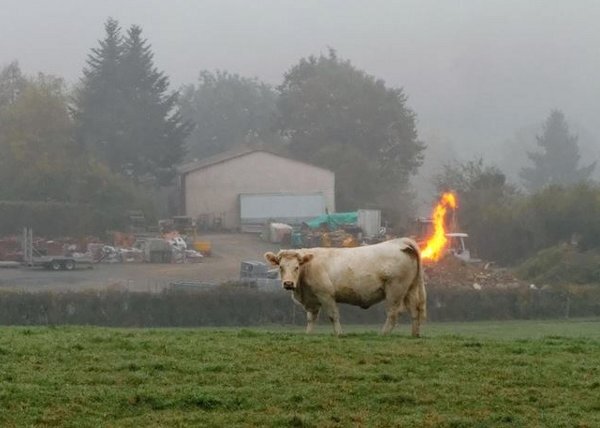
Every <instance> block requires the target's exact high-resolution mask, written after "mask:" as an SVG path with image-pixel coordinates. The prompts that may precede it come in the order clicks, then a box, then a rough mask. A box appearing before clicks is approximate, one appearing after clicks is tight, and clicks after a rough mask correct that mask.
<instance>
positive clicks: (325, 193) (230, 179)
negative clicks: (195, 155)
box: [179, 148, 335, 232]
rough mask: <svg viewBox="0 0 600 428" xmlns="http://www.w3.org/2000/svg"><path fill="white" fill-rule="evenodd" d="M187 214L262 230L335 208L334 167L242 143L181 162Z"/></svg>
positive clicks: (208, 222)
mask: <svg viewBox="0 0 600 428" xmlns="http://www.w3.org/2000/svg"><path fill="white" fill-rule="evenodd" d="M179 172H180V176H179V187H180V195H181V198H182V204H181V206H182V211H183V214H184V215H186V216H189V217H192V218H194V219H196V220H197V222H198V225H199V226H200V227H215V226H216V227H222V228H224V229H229V230H237V229H239V230H242V231H246V232H251V231H258V230H260V229H261V228H262V225H263V224H264V223H265V222H266V221H267V220H269V219H271V220H275V221H281V222H287V223H291V224H294V223H295V224H298V223H299V222H301V221H304V220H307V219H310V218H312V217H315V216H317V215H321V214H324V213H326V212H334V211H335V176H334V173H333V172H332V171H329V170H327V169H323V168H320V167H317V166H314V165H309V164H306V163H303V162H299V161H297V160H293V159H290V158H286V157H283V156H280V155H277V154H275V153H272V152H270V151H268V150H263V149H247V148H246V149H238V150H235V151H229V152H225V153H221V154H218V155H215V156H213V157H210V158H206V159H202V160H199V161H197V162H192V163H188V164H185V165H183V166H182V167H181V168H180V170H179Z"/></svg>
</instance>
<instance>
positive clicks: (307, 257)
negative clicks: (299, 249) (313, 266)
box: [300, 254, 315, 265]
mask: <svg viewBox="0 0 600 428" xmlns="http://www.w3.org/2000/svg"><path fill="white" fill-rule="evenodd" d="M314 256H315V255H314V254H305V255H303V256H302V258H301V259H300V265H303V264H305V263H308V262H310V261H311V260H312V259H313V257H314Z"/></svg>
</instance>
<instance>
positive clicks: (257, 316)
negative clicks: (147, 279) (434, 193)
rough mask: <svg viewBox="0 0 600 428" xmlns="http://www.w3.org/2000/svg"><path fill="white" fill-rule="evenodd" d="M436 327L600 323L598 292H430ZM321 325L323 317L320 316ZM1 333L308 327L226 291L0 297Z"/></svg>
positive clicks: (278, 300) (344, 311) (380, 317)
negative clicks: (70, 328) (21, 328)
mask: <svg viewBox="0 0 600 428" xmlns="http://www.w3.org/2000/svg"><path fill="white" fill-rule="evenodd" d="M340 311H341V318H342V323H343V324H381V323H383V321H384V319H385V314H384V309H383V305H382V304H380V305H377V306H375V307H374V308H371V309H369V310H363V309H360V308H357V307H353V306H348V305H340ZM428 315H429V316H428V319H429V320H431V321H475V320H508V319H540V318H564V317H567V316H570V317H588V316H599V315H600V287H587V288H585V287H584V288H578V289H577V290H576V291H575V292H573V291H566V290H547V291H542V290H481V291H477V290H459V289H447V288H446V289H431V290H429V291H428ZM320 319H321V322H322V323H323V322H326V321H325V320H326V319H327V317H326V316H324V315H321V317H320ZM0 324H2V325H63V324H74V325H98V326H115V327H117V326H118V327H196V326H257V325H269V324H287V325H289V324H296V325H303V324H305V314H304V312H303V310H302V309H301V308H300V307H299V306H297V305H296V304H295V303H293V302H292V300H291V298H290V296H289V294H288V293H285V292H282V291H272V292H266V291H260V290H257V289H253V288H248V287H247V286H235V285H222V286H216V287H213V288H212V289H205V290H198V291H195V290H194V291H180V290H165V291H162V292H159V293H152V292H129V291H126V290H104V291H89V292H74V291H70V292H37V293H29V292H17V291H2V292H0Z"/></svg>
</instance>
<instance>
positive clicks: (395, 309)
mask: <svg viewBox="0 0 600 428" xmlns="http://www.w3.org/2000/svg"><path fill="white" fill-rule="evenodd" d="M402 309H403V306H402V301H400V302H396V301H394V302H386V305H385V312H386V314H387V318H386V319H385V324H383V328H382V329H381V334H389V333H390V332H391V331H392V330H393V329H394V327H395V326H396V322H397V321H398V315H400V314H401V313H402Z"/></svg>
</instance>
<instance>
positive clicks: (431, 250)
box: [421, 192, 457, 262]
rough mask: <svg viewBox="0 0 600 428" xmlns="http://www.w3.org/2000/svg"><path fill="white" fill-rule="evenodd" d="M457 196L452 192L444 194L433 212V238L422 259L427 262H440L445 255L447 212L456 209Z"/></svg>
mask: <svg viewBox="0 0 600 428" xmlns="http://www.w3.org/2000/svg"><path fill="white" fill-rule="evenodd" d="M456 206H457V204H456V195H454V193H451V192H447V193H444V194H443V195H442V198H441V199H440V201H439V202H438V204H437V205H436V206H435V209H434V210H433V236H431V237H430V238H429V239H428V240H427V243H426V244H425V249H424V250H423V251H422V252H421V257H422V258H423V259H425V260H432V261H434V262H435V261H438V260H439V259H440V258H441V257H442V255H443V254H444V249H445V248H446V244H447V242H448V238H446V232H447V231H446V229H447V227H446V223H445V220H446V212H447V211H448V208H451V209H453V210H454V209H456Z"/></svg>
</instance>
